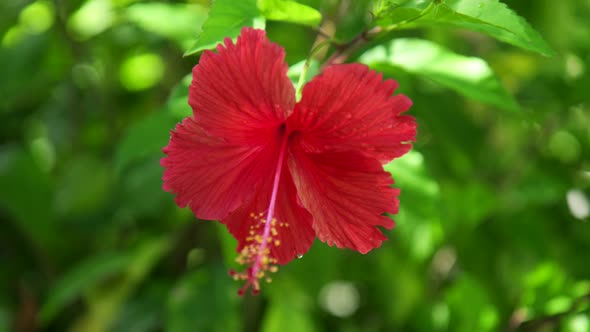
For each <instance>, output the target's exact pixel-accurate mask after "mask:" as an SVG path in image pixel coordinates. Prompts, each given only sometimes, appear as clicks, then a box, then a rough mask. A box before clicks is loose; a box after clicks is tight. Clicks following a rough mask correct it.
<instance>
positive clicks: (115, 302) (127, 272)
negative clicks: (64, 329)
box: [70, 236, 172, 332]
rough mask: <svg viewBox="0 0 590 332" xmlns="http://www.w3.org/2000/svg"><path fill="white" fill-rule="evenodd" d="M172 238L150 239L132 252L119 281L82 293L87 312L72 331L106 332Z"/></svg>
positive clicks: (74, 325)
mask: <svg viewBox="0 0 590 332" xmlns="http://www.w3.org/2000/svg"><path fill="white" fill-rule="evenodd" d="M171 246H172V237H171V236H161V237H149V238H146V239H144V240H143V241H141V242H140V243H138V245H137V246H136V247H135V248H133V249H132V253H131V255H130V258H129V261H128V264H125V269H124V271H123V273H122V276H121V278H119V279H116V280H113V281H111V282H110V283H109V284H108V285H94V286H95V287H91V288H90V289H89V290H88V291H86V292H85V294H84V295H85V300H86V305H87V308H88V310H87V312H86V313H85V314H83V315H81V316H79V317H77V319H76V321H75V322H74V323H73V324H72V327H71V329H70V331H72V332H95V331H96V332H99V331H109V330H110V326H111V325H112V324H113V323H114V321H115V319H116V318H117V317H118V315H119V314H120V312H121V308H122V307H123V304H124V303H125V302H126V301H127V300H128V299H129V298H130V296H131V295H132V294H133V292H134V290H135V289H136V288H137V287H138V286H139V284H140V283H141V282H142V281H144V279H145V278H147V277H148V275H149V273H150V271H151V270H152V269H153V268H154V267H155V265H156V264H157V263H158V262H159V261H160V260H161V259H162V257H163V256H164V255H165V254H166V253H167V252H168V251H169V250H170V248H171Z"/></svg>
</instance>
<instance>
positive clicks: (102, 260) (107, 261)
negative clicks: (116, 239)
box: [39, 253, 131, 324]
mask: <svg viewBox="0 0 590 332" xmlns="http://www.w3.org/2000/svg"><path fill="white" fill-rule="evenodd" d="M130 261H131V257H130V256H129V255H127V254H122V253H110V254H101V255H98V256H96V257H90V258H88V259H86V260H85V261H83V262H81V263H80V264H78V265H77V266H75V267H74V268H72V269H71V270H70V271H68V272H66V274H65V275H64V276H63V277H62V278H61V279H60V280H59V281H58V282H57V283H56V284H55V285H53V287H52V288H51V292H50V293H49V296H48V297H47V300H46V301H45V303H44V304H43V306H42V307H41V311H40V312H39V319H40V320H41V323H42V324H47V323H49V322H50V321H51V320H52V319H53V318H54V317H55V315H56V314H58V313H59V312H60V311H62V310H63V309H64V308H65V307H66V306H68V305H69V304H71V303H72V302H73V301H74V300H75V299H76V298H77V297H79V296H80V295H81V294H82V293H84V292H85V291H86V290H87V289H89V288H90V287H94V286H96V285H97V284H98V283H100V282H102V281H104V280H105V279H106V278H108V277H112V276H114V275H115V274H117V273H120V272H122V271H123V270H124V269H125V267H126V266H127V265H128V264H129V263H130Z"/></svg>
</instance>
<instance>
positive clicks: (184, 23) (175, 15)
mask: <svg viewBox="0 0 590 332" xmlns="http://www.w3.org/2000/svg"><path fill="white" fill-rule="evenodd" d="M125 15H126V16H127V19H128V20H129V21H130V22H133V23H135V24H136V25H138V26H140V27H141V28H143V29H145V30H147V31H150V32H154V33H156V34H159V35H161V36H163V37H166V38H169V39H172V40H174V41H176V42H177V43H178V44H179V45H180V46H181V47H183V48H184V49H186V48H188V47H189V46H190V43H191V42H192V41H193V38H194V36H195V35H196V34H197V33H198V32H199V29H200V27H201V26H202V25H203V23H204V22H205V20H206V19H207V9H206V8H204V7H202V6H199V5H193V4H190V5H189V4H181V3H160V2H152V3H137V4H133V5H131V6H129V7H127V8H126V9H125ZM171 22H174V24H171Z"/></svg>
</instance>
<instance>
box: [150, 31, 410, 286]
mask: <svg viewBox="0 0 590 332" xmlns="http://www.w3.org/2000/svg"><path fill="white" fill-rule="evenodd" d="M284 59H285V52H284V50H283V49H282V48H281V47H279V46H278V45H276V44H274V43H271V42H270V41H269V40H268V39H267V38H266V35H265V32H264V31H263V30H255V29H252V28H244V29H243V30H242V32H241V34H240V36H239V37H238V39H237V43H236V44H234V43H233V42H232V41H231V40H230V39H229V38H228V39H226V40H225V42H224V44H223V45H221V44H220V45H218V46H217V53H214V52H212V51H205V52H204V53H203V55H202V56H201V60H200V62H199V64H198V65H196V66H195V67H194V68H193V81H192V84H191V86H190V89H189V104H190V106H191V107H192V109H193V115H192V116H189V117H187V118H186V119H184V120H183V121H182V123H180V124H178V125H177V126H176V128H175V129H174V130H173V131H172V132H171V139H170V143H169V144H168V146H167V147H165V148H164V153H166V154H167V156H166V157H164V158H163V159H162V162H161V163H162V166H163V167H164V168H165V169H166V170H165V172H164V177H163V179H164V186H163V187H164V190H166V191H171V192H173V193H175V194H176V198H175V201H176V203H177V204H178V205H179V206H180V207H185V206H187V205H188V206H189V207H190V208H191V210H192V211H193V213H194V214H195V216H196V217H197V218H199V219H209V220H219V221H221V222H222V223H223V224H225V225H226V226H227V228H228V230H229V231H230V232H231V234H232V235H233V236H234V237H235V238H236V239H237V240H238V248H237V251H238V252H239V253H240V254H239V256H238V262H240V263H242V264H245V265H247V266H248V267H247V268H246V270H245V271H243V272H240V273H235V272H234V273H233V276H234V278H235V279H237V280H245V281H246V283H245V285H244V287H242V288H241V289H240V292H239V293H240V294H243V293H244V292H245V291H246V290H247V289H248V287H252V289H253V292H254V293H257V292H258V291H259V289H260V283H259V280H260V279H267V278H268V274H269V273H270V272H274V271H276V270H277V264H286V263H288V262H289V261H291V260H292V259H293V258H295V257H297V256H298V255H302V254H304V253H305V252H307V250H308V249H309V247H310V246H311V244H312V242H313V241H314V239H315V237H316V236H317V237H318V238H319V239H320V240H321V241H323V242H326V243H327V244H328V245H330V246H333V245H336V246H337V247H338V248H345V247H346V248H350V249H353V250H356V251H358V252H361V253H363V254H364V253H367V252H368V251H370V250H371V249H373V248H376V247H379V246H380V245H381V242H382V241H384V240H385V239H386V237H385V236H384V235H383V234H382V233H381V231H380V230H379V228H378V227H377V226H382V227H384V228H386V229H391V228H392V227H393V225H394V222H393V220H391V219H390V218H388V217H386V216H384V215H383V214H384V213H390V214H395V213H397V210H398V204H399V203H398V200H397V196H398V195H399V190H398V189H394V188H392V187H391V185H392V184H393V180H392V178H391V176H390V174H389V173H387V172H385V171H384V170H383V167H382V164H384V163H387V162H389V161H390V160H392V159H394V158H396V157H399V156H401V155H403V154H405V153H406V152H408V151H409V150H410V149H411V144H409V142H411V141H414V139H415V136H416V123H415V121H414V118H412V117H411V116H408V115H401V113H402V112H404V111H406V110H408V108H409V107H410V106H411V104H412V102H411V101H410V99H408V98H407V97H406V96H404V95H399V94H398V95H395V96H393V95H392V94H393V92H394V90H395V89H396V88H397V83H396V82H395V81H393V80H383V78H382V77H381V75H380V74H377V73H375V72H374V71H371V70H369V69H368V68H367V67H366V66H365V65H361V64H342V65H333V66H329V67H327V68H326V69H325V70H324V71H323V73H321V74H320V75H318V76H316V77H315V78H314V79H313V80H312V81H311V82H309V83H308V84H307V85H306V86H305V87H304V89H303V94H302V98H301V101H300V102H296V101H295V90H294V88H293V84H292V83H291V81H290V80H289V78H288V77H287V64H286V63H285V61H284Z"/></svg>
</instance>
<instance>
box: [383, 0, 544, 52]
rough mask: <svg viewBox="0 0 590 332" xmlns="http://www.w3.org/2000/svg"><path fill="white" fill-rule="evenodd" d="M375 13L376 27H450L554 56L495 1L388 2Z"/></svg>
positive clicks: (526, 26)
mask: <svg viewBox="0 0 590 332" xmlns="http://www.w3.org/2000/svg"><path fill="white" fill-rule="evenodd" d="M389 3H390V5H389V6H386V7H385V9H382V10H381V11H380V12H378V13H377V15H378V17H377V21H376V23H377V24H378V25H379V26H381V27H384V28H386V29H391V28H416V27H422V26H437V25H440V26H449V27H455V28H462V29H468V30H474V31H478V32H481V33H485V34H487V35H489V36H491V37H494V38H496V39H499V40H501V41H504V42H506V43H509V44H512V45H515V46H518V47H521V48H524V49H527V50H530V51H534V52H537V53H541V54H543V55H547V56H550V55H553V54H554V51H553V50H552V49H551V47H550V46H549V45H548V44H547V43H546V42H545V41H544V40H543V38H542V37H541V35H540V34H539V33H538V32H537V31H535V30H534V29H533V28H532V27H531V26H530V25H529V24H528V23H527V22H526V20H525V19H524V18H522V17H520V16H518V14H516V13H515V12H514V11H513V10H512V9H510V8H508V7H507V6H506V5H505V4H504V3H502V2H500V1H498V0H478V1H475V0H447V1H431V2H430V1H420V0H412V1H406V2H402V4H401V5H396V4H395V3H396V2H394V1H389Z"/></svg>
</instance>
